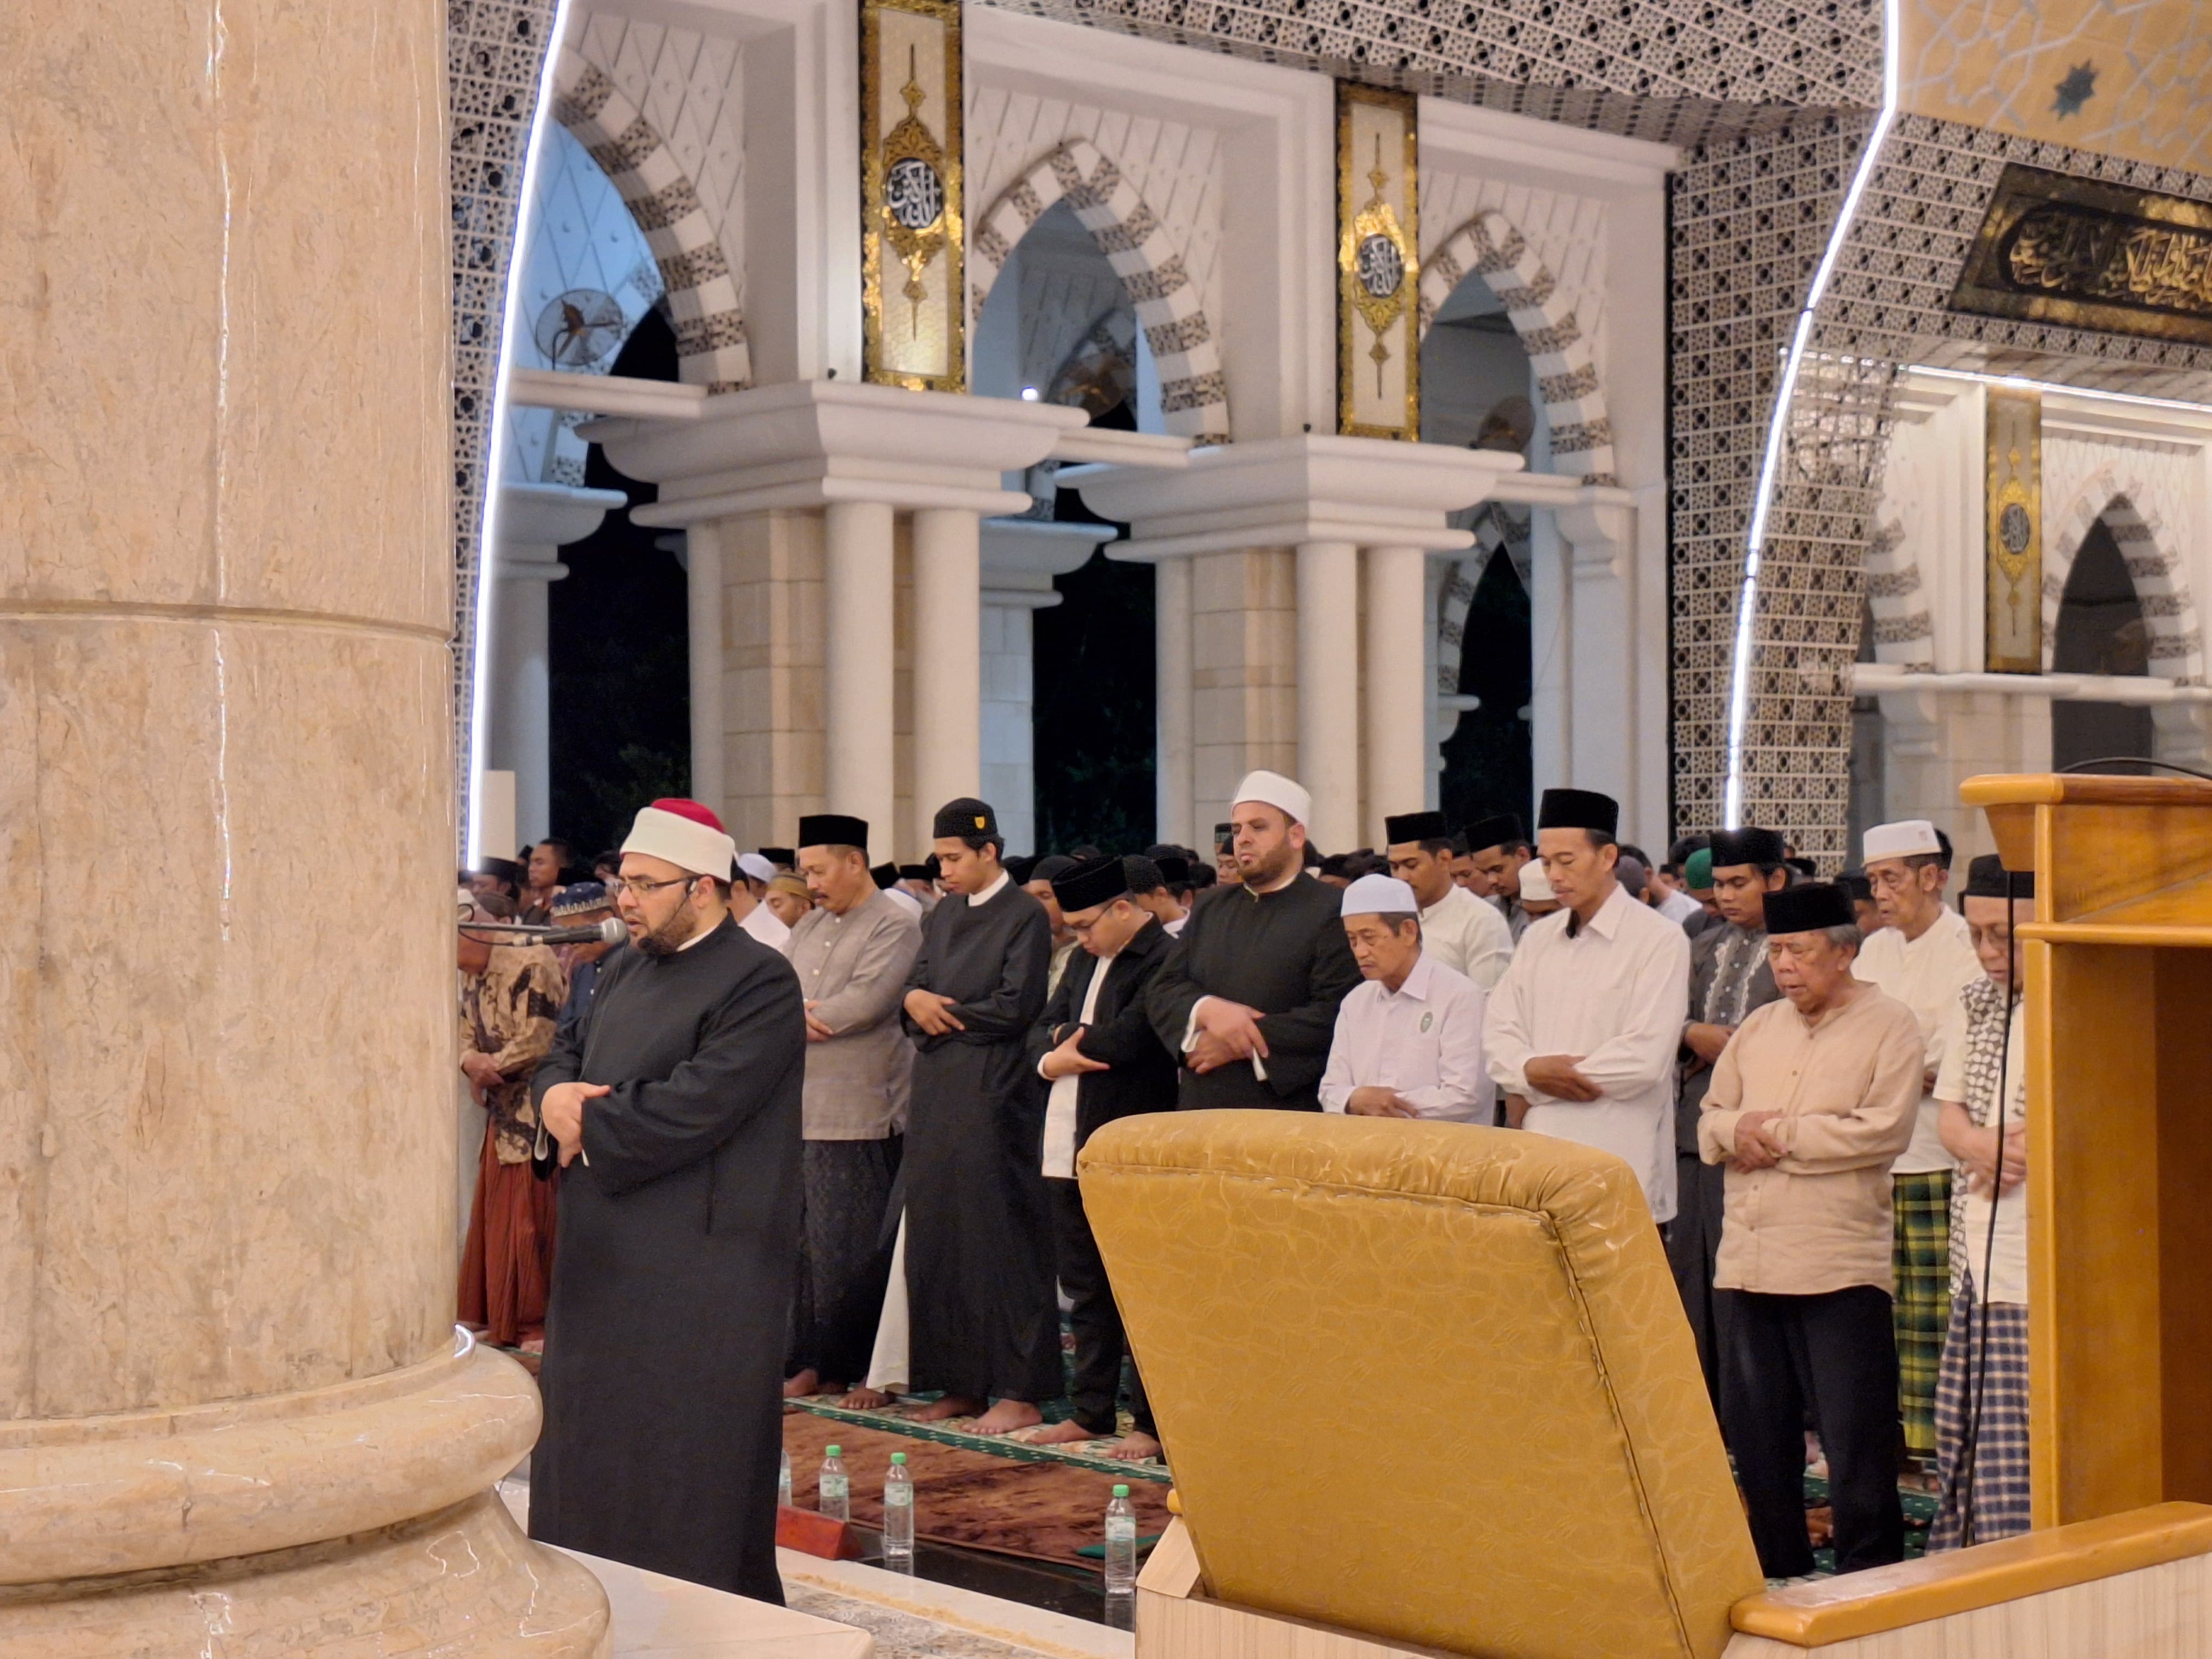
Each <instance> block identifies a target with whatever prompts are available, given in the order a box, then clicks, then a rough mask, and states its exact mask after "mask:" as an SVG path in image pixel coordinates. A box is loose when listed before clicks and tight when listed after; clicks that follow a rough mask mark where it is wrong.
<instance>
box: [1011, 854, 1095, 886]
mask: <svg viewBox="0 0 2212 1659" xmlns="http://www.w3.org/2000/svg"><path fill="white" fill-rule="evenodd" d="M1088 862H1089V860H1083V859H1072V858H1070V857H1068V856H1067V854H1065V853H1047V854H1045V855H1044V856H1043V857H1042V858H1041V859H1032V860H1030V872H1029V874H1028V875H1027V876H1026V877H1025V878H1024V879H1025V880H1028V881H1058V880H1059V879H1060V878H1061V877H1062V876H1064V875H1066V873H1067V872H1069V871H1071V870H1073V869H1074V868H1075V866H1077V865H1078V864H1080V863H1088Z"/></svg>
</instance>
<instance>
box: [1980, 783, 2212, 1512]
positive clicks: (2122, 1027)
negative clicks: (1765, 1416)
mask: <svg viewBox="0 0 2212 1659" xmlns="http://www.w3.org/2000/svg"><path fill="white" fill-rule="evenodd" d="M1960 795H1961V798H1962V799H1964V801H1965V803H1966V805H1969V806H1978V807H1980V808H1981V809H1982V810H1983V811H1984V812H1986V813H1987V814H1988V815H1989V820H1990V829H1991V830H1992V831H1994V832H1995V834H1996V842H1997V849H1998V852H1999V854H2000V855H2001V856H2002V858H2003V860H2004V861H2005V865H2006V867H2007V868H2008V869H2013V870H2033V871H2034V872H2035V873H2036V881H2035V888H2036V897H2035V921H2034V923H2033V925H2032V926H2029V927H2023V928H2022V929H2021V939H2022V940H2023V941H2025V943H2024V944H2023V945H2022V951H2021V954H2022V957H2023V958H2024V963H2025V968H2026V975H2025V981H2024V982H2025V984H2026V986H2027V1053H2028V1060H2027V1087H2028V1094H2027V1101H2028V1104H2027V1121H2028V1142H2029V1146H2030V1155H2029V1164H2028V1199H2029V1234H2028V1237H2029V1244H2028V1287H2029V1288H2028V1298H2029V1313H2028V1355H2029V1383H2028V1390H2029V1391H2028V1400H2029V1410H2030V1414H2031V1423H2030V1452H2031V1456H2032V1460H2033V1510H2034V1517H2035V1525H2036V1526H2037V1527H2038V1528H2045V1527H2053V1526H2061V1525H2065V1524H2067V1523H2069V1522H2079V1521H2087V1520H2092V1519H2094V1518H2096V1517H2098V1516H2109V1515H2117V1514H2118V1513H2120V1512H2121V1511H2123V1510H2134V1509H2139V1508H2142V1507H2143V1506H2144V1505H2147V1504H2157V1503H2160V1502H2162V1501H2165V1500H2167V1499H2173V1498H2182V1499H2192V1500H2197V1501H2200V1502H2202V1501H2212V782H2202V781H2197V780H2196V779H2192V778H2136V777H2115V776H2090V775H2079V774H2068V775H2044V776H2015V777H1979V778H1970V779H1968V780H1967V781H1966V784H1965V786H1964V787H1963V788H1962V789H1961V790H1960Z"/></svg>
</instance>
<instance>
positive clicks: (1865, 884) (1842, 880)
mask: <svg viewBox="0 0 2212 1659" xmlns="http://www.w3.org/2000/svg"><path fill="white" fill-rule="evenodd" d="M1836 885H1837V886H1838V887H1840V888H1842V889H1843V890H1844V892H1846V893H1848V894H1849V895H1850V901H1851V902H1852V903H1854V904H1872V903H1873V902H1874V883H1873V882H1871V881H1869V880H1868V879H1867V876H1866V872H1864V871H1863V870H1846V871H1844V873H1843V874H1841V875H1840V876H1838V877H1837V878H1836Z"/></svg>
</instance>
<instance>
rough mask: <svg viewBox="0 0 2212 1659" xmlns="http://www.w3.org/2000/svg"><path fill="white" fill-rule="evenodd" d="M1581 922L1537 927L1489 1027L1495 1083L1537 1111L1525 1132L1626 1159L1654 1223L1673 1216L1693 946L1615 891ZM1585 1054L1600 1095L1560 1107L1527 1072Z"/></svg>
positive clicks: (1495, 995)
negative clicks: (1678, 1087) (1680, 1048)
mask: <svg viewBox="0 0 2212 1659" xmlns="http://www.w3.org/2000/svg"><path fill="white" fill-rule="evenodd" d="M1573 920H1574V912H1572V911H1571V910H1560V911H1558V912H1555V913H1554V914H1553V915H1548V916H1545V917H1543V918H1541V920H1539V921H1534V922H1531V923H1530V924H1529V925H1528V932H1527V933H1523V934H1522V936H1521V944H1520V946H1519V948H1518V949H1517V950H1516V951H1515V952H1514V955H1513V963H1512V965H1511V966H1510V967H1509V968H1508V969H1506V970H1505V976H1504V978H1503V979H1501V980H1499V981H1498V988H1497V989H1496V990H1494V991H1493V992H1492V993H1491V996H1490V1008H1489V1015H1488V1018H1486V1020H1485V1022H1484V1024H1483V1047H1484V1048H1485V1049H1486V1052H1487V1054H1488V1055H1489V1065H1490V1075H1491V1077H1492V1079H1493V1080H1494V1081H1495V1082H1496V1083H1497V1085H1498V1087H1499V1088H1501V1089H1503V1090H1504V1091H1507V1092H1508V1093H1510V1094H1516V1095H1520V1096H1522V1097H1524V1098H1526V1099H1527V1101H1528V1117H1527V1119H1526V1121H1524V1122H1523V1123H1522V1127H1523V1128H1525V1129H1528V1130H1531V1131H1533V1132H1534V1133H1537V1134H1547V1135H1556V1136H1558V1137H1559V1139H1562V1140H1574V1141H1579V1142H1581V1143H1582V1144H1583V1146H1595V1147H1597V1148H1598V1149H1599V1150H1600V1151H1601V1152H1611V1153H1612V1154H1613V1156H1614V1157H1616V1158H1621V1159H1623V1160H1624V1161H1626V1164H1628V1167H1629V1168H1630V1169H1632V1170H1635V1171H1636V1176H1637V1179H1638V1181H1639V1182H1642V1183H1643V1187H1644V1198H1645V1200H1647V1201H1648V1202H1649V1203H1650V1206H1651V1218H1652V1219H1653V1220H1655V1221H1670V1220H1672V1219H1673V1218H1674V1054H1675V1049H1676V1046H1677V1045H1678V1044H1679V1043H1680V1041H1681V1036H1682V1027H1683V1025H1684V1024H1685V1023H1686V1021H1687V1020H1688V1018H1689V1012H1690V939H1689V935H1688V934H1686V933H1684V932H1683V931H1682V929H1681V927H1680V926H1679V925H1678V924H1676V923H1674V922H1671V921H1668V920H1667V918H1666V917H1664V916H1662V915H1660V914H1659V913H1658V912H1657V911H1656V910H1654V909H1651V908H1648V907H1647V906H1644V905H1642V904H1638V902H1636V901H1635V900H1634V899H1632V898H1631V897H1629V896H1628V893H1627V891H1626V889H1624V888H1620V887H1619V886H1617V885H1616V887H1615V888H1614V890H1613V893H1612V895H1611V896H1609V897H1607V900H1606V902H1605V903H1604V904H1603V905H1602V906H1601V907H1600V908H1599V910H1598V913H1597V915H1595V916H1594V917H1592V918H1591V920H1590V923H1589V926H1588V927H1579V928H1577V930H1576V931H1575V933H1573V934H1572V935H1571V936H1570V935H1569V933H1568V932H1567V924H1568V923H1569V922H1570V921H1573ZM1545 1054H1578V1055H1580V1056H1581V1057H1582V1058H1581V1059H1580V1060H1579V1061H1578V1062H1577V1069H1578V1070H1580V1072H1581V1073H1582V1074H1583V1076H1584V1077H1586V1078H1588V1079H1589V1080H1590V1081H1591V1082H1592V1083H1594V1084H1595V1085H1597V1087H1598V1088H1599V1090H1600V1091H1601V1093H1600V1095H1599V1097H1598V1098H1596V1099H1595V1100H1593V1101H1587V1102H1584V1101H1574V1100H1560V1099H1558V1098H1556V1097H1553V1096H1551V1095H1547V1094H1546V1093H1544V1092H1543V1091H1541V1090H1539V1089H1534V1088H1531V1087H1530V1086H1529V1085H1528V1078H1527V1076H1526V1075H1525V1073H1523V1070H1522V1068H1523V1067H1524V1066H1527V1065H1528V1062H1529V1061H1530V1060H1534V1059H1536V1058H1538V1057H1539V1056H1541V1055H1545Z"/></svg>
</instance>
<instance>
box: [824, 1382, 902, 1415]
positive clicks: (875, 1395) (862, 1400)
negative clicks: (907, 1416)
mask: <svg viewBox="0 0 2212 1659" xmlns="http://www.w3.org/2000/svg"><path fill="white" fill-rule="evenodd" d="M837 1403H838V1404H839V1405H841V1406H842V1407H844V1408H845V1409H846V1410H847V1411H848V1412H879V1411H881V1410H883V1409H884V1407H886V1406H888V1405H890V1403H891V1397H890V1395H887V1394H885V1393H884V1391H883V1390H882V1389H871V1388H868V1387H867V1386H866V1385H865V1384H863V1385H862V1386H861V1387H860V1388H857V1389H854V1390H853V1392H852V1393H850V1394H848V1395H846V1396H845V1397H844V1398H843V1399H842V1400H841V1401H838V1402H837Z"/></svg>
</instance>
